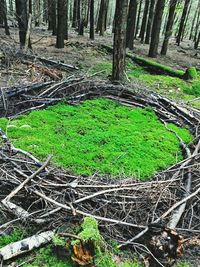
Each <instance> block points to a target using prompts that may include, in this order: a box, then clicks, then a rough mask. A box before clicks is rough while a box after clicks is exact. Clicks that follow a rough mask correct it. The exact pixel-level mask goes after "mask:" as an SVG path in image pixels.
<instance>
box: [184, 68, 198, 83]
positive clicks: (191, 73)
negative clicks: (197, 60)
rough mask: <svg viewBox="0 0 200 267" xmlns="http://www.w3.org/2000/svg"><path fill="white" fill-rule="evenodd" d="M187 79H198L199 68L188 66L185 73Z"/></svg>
mask: <svg viewBox="0 0 200 267" xmlns="http://www.w3.org/2000/svg"><path fill="white" fill-rule="evenodd" d="M184 79H185V80H195V79H197V70H196V68H195V67H189V68H187V70H186V72H185V74H184Z"/></svg>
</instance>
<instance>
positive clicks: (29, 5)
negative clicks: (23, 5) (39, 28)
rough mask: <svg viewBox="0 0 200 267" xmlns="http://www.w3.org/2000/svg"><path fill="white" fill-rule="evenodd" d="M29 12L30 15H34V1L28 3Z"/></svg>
mask: <svg viewBox="0 0 200 267" xmlns="http://www.w3.org/2000/svg"><path fill="white" fill-rule="evenodd" d="M28 11H29V14H32V13H33V3H32V0H29V1H28Z"/></svg>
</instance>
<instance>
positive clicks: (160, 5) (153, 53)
mask: <svg viewBox="0 0 200 267" xmlns="http://www.w3.org/2000/svg"><path fill="white" fill-rule="evenodd" d="M164 7H165V0H158V1H157V4H156V9H155V16H154V20H153V26H152V34H151V43H150V47H149V57H157V53H158V45H159V39H160V29H161V23H162V15H163V10H164Z"/></svg>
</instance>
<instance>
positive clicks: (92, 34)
mask: <svg viewBox="0 0 200 267" xmlns="http://www.w3.org/2000/svg"><path fill="white" fill-rule="evenodd" d="M90 39H91V40H94V0H90Z"/></svg>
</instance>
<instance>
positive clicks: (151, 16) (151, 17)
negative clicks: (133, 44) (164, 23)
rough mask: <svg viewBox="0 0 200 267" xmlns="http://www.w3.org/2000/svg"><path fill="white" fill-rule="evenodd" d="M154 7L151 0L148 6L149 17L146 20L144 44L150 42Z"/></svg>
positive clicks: (153, 0)
mask: <svg viewBox="0 0 200 267" xmlns="http://www.w3.org/2000/svg"><path fill="white" fill-rule="evenodd" d="M154 7H155V0H151V3H150V8H149V17H148V22H147V30H146V37H145V44H149V42H150V37H151V28H152V23H153V16H154Z"/></svg>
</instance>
